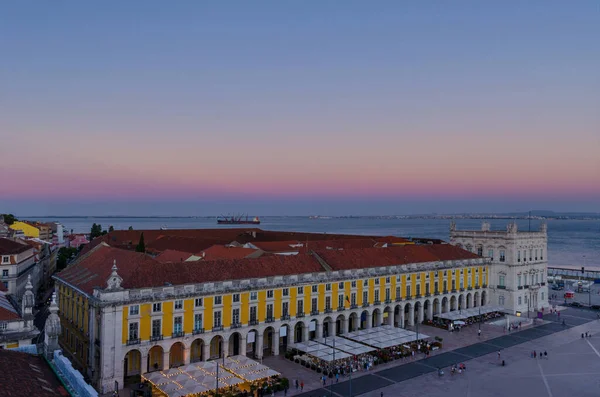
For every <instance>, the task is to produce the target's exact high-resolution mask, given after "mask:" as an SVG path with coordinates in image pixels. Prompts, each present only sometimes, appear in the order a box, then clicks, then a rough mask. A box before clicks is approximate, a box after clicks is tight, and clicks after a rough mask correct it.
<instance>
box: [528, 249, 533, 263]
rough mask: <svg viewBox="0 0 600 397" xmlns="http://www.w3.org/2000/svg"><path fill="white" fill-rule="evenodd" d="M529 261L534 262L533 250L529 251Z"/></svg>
mask: <svg viewBox="0 0 600 397" xmlns="http://www.w3.org/2000/svg"><path fill="white" fill-rule="evenodd" d="M529 260H530V261H532V260H533V250H532V249H530V250H529Z"/></svg>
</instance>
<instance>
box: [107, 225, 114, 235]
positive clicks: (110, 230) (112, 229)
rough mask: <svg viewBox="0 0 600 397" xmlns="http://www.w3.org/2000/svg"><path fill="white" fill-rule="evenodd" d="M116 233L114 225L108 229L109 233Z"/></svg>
mask: <svg viewBox="0 0 600 397" xmlns="http://www.w3.org/2000/svg"><path fill="white" fill-rule="evenodd" d="M114 231H115V228H114V227H113V225H110V226H109V228H108V232H109V233H110V232H114Z"/></svg>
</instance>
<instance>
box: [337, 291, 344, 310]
mask: <svg viewBox="0 0 600 397" xmlns="http://www.w3.org/2000/svg"><path fill="white" fill-rule="evenodd" d="M338 307H344V295H342V294H339V295H338Z"/></svg>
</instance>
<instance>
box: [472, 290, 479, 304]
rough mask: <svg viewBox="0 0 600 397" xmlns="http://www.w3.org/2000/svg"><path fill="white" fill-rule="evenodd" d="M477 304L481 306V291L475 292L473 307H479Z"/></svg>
mask: <svg viewBox="0 0 600 397" xmlns="http://www.w3.org/2000/svg"><path fill="white" fill-rule="evenodd" d="M477 306H479V292H478V291H476V292H475V293H474V294H473V307H477Z"/></svg>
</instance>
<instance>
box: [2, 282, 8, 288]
mask: <svg viewBox="0 0 600 397" xmlns="http://www.w3.org/2000/svg"><path fill="white" fill-rule="evenodd" d="M2 284H4V288H6V289H8V281H3V282H2Z"/></svg>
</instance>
